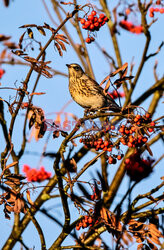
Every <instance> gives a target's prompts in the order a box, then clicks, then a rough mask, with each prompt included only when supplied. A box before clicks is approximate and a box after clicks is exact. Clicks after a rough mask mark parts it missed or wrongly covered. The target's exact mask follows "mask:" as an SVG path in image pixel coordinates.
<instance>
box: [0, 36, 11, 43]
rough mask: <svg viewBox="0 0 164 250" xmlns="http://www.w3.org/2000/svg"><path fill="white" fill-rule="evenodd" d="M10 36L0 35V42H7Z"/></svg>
mask: <svg viewBox="0 0 164 250" xmlns="http://www.w3.org/2000/svg"><path fill="white" fill-rule="evenodd" d="M10 38H11V36H5V35H0V42H2V41H6V40H9V39H10Z"/></svg>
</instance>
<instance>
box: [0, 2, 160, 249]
mask: <svg viewBox="0 0 164 250" xmlns="http://www.w3.org/2000/svg"><path fill="white" fill-rule="evenodd" d="M82 2H84V1H82ZM94 2H95V1H94ZM96 3H97V2H96ZM47 5H48V8H49V10H50V12H51V14H52V16H53V18H54V20H57V19H56V16H55V15H54V13H53V9H52V6H51V3H49V2H48V4H47ZM66 9H67V10H69V6H67V7H66ZM0 13H1V15H0V24H1V25H0V27H1V28H0V34H5V35H9V36H11V37H12V38H11V40H12V41H14V42H18V40H19V37H20V36H21V34H22V33H23V31H24V30H23V29H19V27H20V26H21V25H23V24H32V23H34V24H37V25H43V23H44V22H46V23H48V24H50V25H52V26H53V24H52V23H51V20H50V19H49V17H48V15H47V13H46V11H45V9H44V5H43V2H42V1H39V0H35V1H32V0H29V1H20V0H14V1H11V3H10V6H9V7H8V8H5V7H4V6H3V4H1V5H0ZM158 17H159V20H158V21H157V22H156V23H155V24H154V25H153V26H152V27H151V29H150V30H151V33H152V42H151V45H150V50H149V52H155V51H156V50H157V48H158V46H159V45H160V43H161V41H162V40H163V33H162V32H161V31H162V30H163V23H164V15H158ZM149 21H151V19H150V18H149ZM68 27H70V34H71V36H72V37H73V39H74V41H75V43H79V38H78V37H77V34H76V32H75V30H74V29H72V28H71V26H70V24H68ZM119 32H120V35H118V41H119V46H120V50H121V53H122V61H123V63H125V62H128V63H129V64H130V63H131V61H132V58H134V59H133V61H134V63H135V66H134V72H133V74H134V75H135V73H136V70H137V68H138V64H139V61H140V59H141V56H142V52H143V43H145V37H144V35H143V34H141V35H135V34H131V33H128V32H127V31H124V30H121V28H119ZM61 33H62V32H61ZM84 33H85V32H84ZM34 35H35V36H36V37H37V39H40V40H41V41H42V42H43V43H45V42H46V41H47V40H48V39H49V36H50V33H47V36H46V37H43V36H41V35H38V34H34ZM85 35H86V34H85ZM96 41H97V42H98V43H99V44H100V46H101V47H103V48H105V49H106V50H107V52H108V53H109V54H110V55H112V56H114V51H113V46H112V43H111V38H110V36H109V33H108V29H107V26H104V27H103V28H102V29H101V30H100V31H99V32H98V33H97V38H96ZM0 48H1V47H0ZM87 49H88V53H89V55H90V59H91V63H92V66H93V70H94V74H95V78H96V80H97V81H98V82H101V81H102V80H103V79H104V78H105V77H106V76H107V75H108V74H109V65H108V63H107V62H106V60H104V58H103V56H102V54H101V53H100V51H99V50H98V49H97V47H96V46H95V44H94V43H92V44H91V45H87ZM28 52H29V53H31V52H30V50H29V51H28ZM37 53H38V50H37V47H36V49H35V51H34V52H32V54H31V55H32V56H36V55H37ZM163 57H164V49H162V50H161V52H160V54H159V55H157V56H155V57H152V58H151V59H150V60H149V61H148V62H147V63H146V65H145V66H144V68H143V72H142V74H141V77H140V79H139V82H138V85H137V87H136V89H135V92H134V94H133V96H132V100H133V101H134V100H135V99H136V98H137V97H138V96H139V95H140V94H142V93H143V92H144V91H145V90H146V89H147V88H149V87H150V86H151V85H152V84H153V83H154V76H153V66H154V63H155V60H158V62H159V65H158V73H159V77H161V76H162V75H163ZM46 60H47V61H49V60H51V61H52V63H51V64H50V66H51V67H52V68H53V69H56V70H60V71H62V72H64V73H67V67H66V66H65V64H66V63H73V62H77V63H79V59H78V58H77V55H76V54H75V52H74V51H73V49H72V48H71V46H69V45H67V52H64V55H63V57H60V56H59V55H58V53H57V51H55V50H54V47H53V45H52V44H51V45H50V47H49V48H48V50H47V55H46ZM2 68H4V69H5V71H6V74H5V75H4V77H3V79H2V80H1V84H2V86H8V87H14V84H15V83H16V86H17V87H18V86H21V81H23V80H24V79H25V77H26V74H27V72H28V70H29V68H28V67H23V66H10V65H3V66H2ZM36 77H37V75H36V73H33V75H32V77H31V79H30V82H29V89H28V90H29V91H31V89H32V86H33V83H34V81H35V80H36ZM36 91H37V92H46V94H45V95H42V96H35V97H34V99H33V104H34V105H36V106H40V107H41V108H42V109H43V110H44V111H45V114H46V117H47V119H54V117H55V115H54V113H56V112H59V111H60V110H61V108H62V107H63V105H64V104H65V103H67V102H68V101H69V100H70V99H71V97H70V94H69V91H68V78H67V77H61V76H55V77H53V78H52V79H47V78H45V77H43V76H42V77H41V79H40V81H39V85H38V87H37V89H36ZM14 94H15V93H14V92H12V91H8V90H1V96H2V97H3V98H4V99H6V100H9V97H10V96H11V97H14ZM26 101H27V99H26ZM150 101H151V98H149V99H148V100H147V101H146V102H145V103H144V108H145V109H147V108H148V106H149V104H150ZM122 104H123V103H122ZM162 108H163V104H162V101H160V103H159V107H158V109H157V111H156V113H155V115H154V118H157V117H159V116H160V115H162V114H163V109H162ZM65 111H66V112H69V113H72V114H75V115H76V116H77V117H81V116H82V115H83V109H82V108H81V107H80V106H78V105H77V104H76V103H74V102H71V103H70V105H69V106H68V107H67V108H66V110H65ZM49 113H53V114H52V115H48V114H49ZM24 114H25V112H24V111H20V113H19V117H18V119H17V121H16V124H15V132H14V137H13V142H14V143H15V150H16V151H17V150H19V149H20V144H21V142H22V124H23V123H22V122H23V119H24ZM5 115H6V119H7V120H10V113H9V112H8V111H7V109H6V114H5ZM62 119H64V117H62ZM46 138H47V133H46V135H45V137H44V138H43V139H41V140H39V141H38V142H35V140H34V139H32V141H31V142H30V143H28V144H27V148H26V150H27V152H32V153H33V154H28V153H27V152H26V154H25V155H24V156H23V157H22V158H21V161H20V167H21V168H22V166H23V164H29V165H30V166H31V167H36V166H38V164H39V162H40V157H39V154H40V153H41V152H42V150H43V147H44V144H45V141H46ZM0 140H1V141H2V142H1V146H0V148H1V150H3V149H4V146H5V144H4V141H3V140H2V132H1V129H0ZM61 141H62V138H59V139H57V140H50V142H49V144H48V148H47V150H48V151H55V152H56V151H57V149H58V147H59V145H60V142H61ZM78 148H79V146H78V147H77V148H76V149H75V151H77V150H78ZM152 151H153V152H154V158H155V159H158V157H160V156H161V155H162V153H163V145H162V142H159V143H158V146H157V145H153V146H152ZM145 155H147V154H145ZM93 156H94V154H93V153H90V154H88V156H87V157H88V158H85V159H83V160H82V161H81V162H80V163H79V165H78V168H79V169H80V168H81V167H82V166H83V164H84V163H86V162H87V161H89V159H90V157H93ZM163 163H164V162H161V163H160V164H159V165H158V166H157V167H156V168H155V170H154V173H153V174H152V175H151V176H150V177H149V178H148V179H146V180H143V181H142V182H141V184H139V185H138V186H137V187H136V189H135V191H134V192H133V194H132V196H133V197H135V196H136V195H137V194H140V193H143V192H146V191H148V190H150V189H151V188H152V184H153V186H156V185H158V184H159V183H160V177H161V176H162V175H163V169H162V168H163V166H162V164H163ZM42 165H44V166H45V168H46V169H47V171H53V170H52V165H53V161H52V160H49V159H43V160H42ZM117 167H118V166H117V165H116V166H112V167H110V168H109V170H108V171H109V173H110V178H111V179H112V177H113V176H114V174H115V172H116V170H117ZM93 168H95V170H96V169H99V170H100V165H99V162H98V163H97V164H95V165H94V166H92V167H91V169H90V170H89V171H88V173H89V174H88V175H87V176H85V177H83V178H87V179H91V178H92V175H94V173H95V171H94V169H93ZM91 172H92V174H91ZM83 178H81V179H83ZM128 183H129V182H128V178H127V177H126V178H125V179H124V181H123V183H122V184H121V186H120V189H119V194H118V197H117V198H116V199H115V202H114V204H116V202H117V200H118V199H119V197H120V195H123V194H124V193H125V191H124V190H126V189H127V188H128ZM45 184H46V182H45ZM38 193H39V189H38V190H37V193H34V194H33V196H32V199H34V198H35V197H36V196H37V194H38ZM59 204H60V200H57V199H55V200H52V201H49V202H47V205H46V207H52V209H51V210H50V211H51V212H52V213H54V216H55V217H58V218H59V217H62V213H61V207H60V206H59ZM54 207H55V209H53V208H54ZM56 207H57V208H56ZM71 207H72V210H73V211H74V212H73V214H74V216H73V218H77V217H78V213H77V210H76V209H75V208H73V206H72V205H71ZM54 211H55V212H54ZM11 217H12V216H11ZM36 218H37V219H38V220H39V223H40V225H41V226H42V227H43V230H44V233H45V238H46V241H47V247H49V246H50V245H51V244H52V242H53V240H54V239H55V238H56V232H57V229H58V226H57V225H56V224H54V223H52V222H51V221H50V220H48V219H47V218H46V217H45V216H44V215H42V214H40V213H37V215H36ZM0 221H1V223H0V225H1V228H3V229H2V230H1V241H0V248H1V247H2V245H3V243H4V242H5V240H6V239H7V237H8V235H9V232H10V230H11V227H12V222H13V219H11V221H8V220H5V219H4V215H3V210H2V206H1V207H0ZM2 225H3V227H2ZM45 225H46V226H45ZM59 232H60V229H59ZM23 239H24V241H25V243H27V244H28V245H29V242H30V243H31V245H30V247H32V246H34V245H35V249H36V250H37V249H40V247H39V244H40V243H39V239H38V235H37V232H36V229H35V228H34V226H33V225H32V223H31V224H30V226H28V228H27V229H26V230H25V232H24V233H23ZM67 243H68V244H72V240H70V238H68V239H66V241H65V244H67ZM14 249H16V250H17V249H20V244H19V243H17V244H16V246H15V247H14ZM131 249H133V247H132V248H131Z"/></svg>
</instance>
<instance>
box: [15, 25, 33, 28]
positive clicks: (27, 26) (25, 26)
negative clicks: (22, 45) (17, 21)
mask: <svg viewBox="0 0 164 250" xmlns="http://www.w3.org/2000/svg"><path fill="white" fill-rule="evenodd" d="M29 27H31V28H32V27H37V25H36V24H25V25H22V26H20V27H19V28H29Z"/></svg>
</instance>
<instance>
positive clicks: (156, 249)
mask: <svg viewBox="0 0 164 250" xmlns="http://www.w3.org/2000/svg"><path fill="white" fill-rule="evenodd" d="M147 243H148V245H149V247H150V248H151V249H152V250H158V248H157V247H156V246H155V245H154V244H153V242H151V241H150V240H149V239H147Z"/></svg>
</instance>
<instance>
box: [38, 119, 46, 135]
mask: <svg viewBox="0 0 164 250" xmlns="http://www.w3.org/2000/svg"><path fill="white" fill-rule="evenodd" d="M46 130H47V124H46V123H45V122H42V124H41V126H40V130H39V133H38V138H43V136H44V134H45V132H46Z"/></svg>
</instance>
